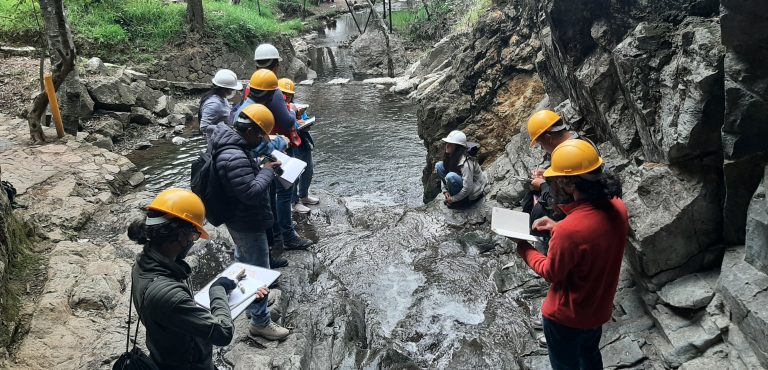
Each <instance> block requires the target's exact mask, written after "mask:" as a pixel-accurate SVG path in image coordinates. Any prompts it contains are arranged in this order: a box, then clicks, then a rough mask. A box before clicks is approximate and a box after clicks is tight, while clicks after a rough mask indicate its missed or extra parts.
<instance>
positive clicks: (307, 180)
mask: <svg viewBox="0 0 768 370" xmlns="http://www.w3.org/2000/svg"><path fill="white" fill-rule="evenodd" d="M277 84H278V86H279V87H280V91H282V92H283V96H285V104H286V105H287V106H288V109H289V110H291V112H294V113H296V118H297V123H296V133H297V135H298V136H299V139H301V140H300V142H299V144H298V145H296V146H294V147H292V148H291V151H292V153H293V157H295V158H298V159H300V160H302V161H304V162H306V163H307V167H305V168H304V172H302V173H301V177H299V181H298V182H297V183H296V184H295V185H294V186H293V199H292V203H293V211H294V212H296V213H309V212H310V211H311V209H310V208H309V207H307V205H315V204H318V203H320V199H318V198H315V197H312V196H310V195H309V185H310V184H311V183H312V176H313V175H314V173H315V171H314V163H312V150H314V148H315V141H314V139H313V138H312V135H311V134H310V132H309V128H308V127H305V128H303V129H302V128H301V127H302V126H303V125H304V122H305V121H307V120H308V119H309V115H307V112H306V109H299V108H298V107H297V105H296V104H295V103H294V100H293V99H294V94H296V84H295V83H293V81H291V80H290V79H288V78H281V79H280V80H278V81H277Z"/></svg>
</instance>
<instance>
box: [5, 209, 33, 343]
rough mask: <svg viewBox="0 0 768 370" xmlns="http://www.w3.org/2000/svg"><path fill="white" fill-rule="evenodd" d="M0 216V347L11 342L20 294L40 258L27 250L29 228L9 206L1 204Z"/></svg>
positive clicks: (19, 303)
mask: <svg viewBox="0 0 768 370" xmlns="http://www.w3.org/2000/svg"><path fill="white" fill-rule="evenodd" d="M1 212H2V215H1V216H0V257H3V262H5V263H7V264H6V265H5V266H4V267H5V270H4V271H3V272H4V274H3V275H0V348H6V347H7V346H8V345H9V344H11V343H12V342H13V341H14V337H13V336H14V335H16V334H17V333H16V331H15V326H14V325H13V324H15V323H16V322H17V319H18V317H19V313H20V309H21V295H22V294H24V292H25V291H26V289H27V283H29V282H30V281H31V280H32V278H33V276H34V274H35V273H37V272H39V270H40V268H39V267H37V266H39V260H40V257H39V256H37V255H36V254H33V253H32V252H31V251H30V250H29V245H30V242H29V239H28V235H29V228H28V226H27V225H26V224H24V223H23V222H22V221H20V220H19V219H17V218H16V216H14V215H13V213H12V212H11V210H10V207H8V208H6V207H2V209H1Z"/></svg>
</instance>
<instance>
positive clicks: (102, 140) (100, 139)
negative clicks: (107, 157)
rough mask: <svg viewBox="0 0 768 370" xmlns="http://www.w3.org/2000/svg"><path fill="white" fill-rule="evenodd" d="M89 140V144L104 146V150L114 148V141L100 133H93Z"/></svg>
mask: <svg viewBox="0 0 768 370" xmlns="http://www.w3.org/2000/svg"><path fill="white" fill-rule="evenodd" d="M89 139H90V141H91V144H93V145H94V146H96V147H98V148H104V149H106V150H109V151H110V152H111V151H112V150H113V149H114V143H112V138H110V137H106V136H102V135H100V134H94V135H92V137H90V138H89Z"/></svg>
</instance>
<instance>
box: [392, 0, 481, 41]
mask: <svg viewBox="0 0 768 370" xmlns="http://www.w3.org/2000/svg"><path fill="white" fill-rule="evenodd" d="M480 1H486V0H480ZM488 1H490V0H488ZM451 12H452V10H451V8H450V6H448V5H447V4H445V3H441V2H432V3H430V5H429V16H427V11H426V10H425V9H424V8H423V7H420V8H419V9H418V10H398V11H394V12H392V26H393V27H394V28H395V29H396V30H397V31H398V32H400V33H402V34H403V35H404V36H405V37H406V38H408V39H409V40H411V41H412V42H415V43H431V42H434V41H436V40H439V39H441V38H442V37H443V36H445V35H446V34H447V33H448V32H449V31H450V24H451V22H450V18H451Z"/></svg>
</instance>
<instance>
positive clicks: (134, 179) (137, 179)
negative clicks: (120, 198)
mask: <svg viewBox="0 0 768 370" xmlns="http://www.w3.org/2000/svg"><path fill="white" fill-rule="evenodd" d="M150 145H151V144H150ZM142 182H144V174H143V173H141V172H138V171H137V172H135V173H134V174H133V175H131V177H129V178H128V183H129V184H131V186H133V187H136V186H139V184H141V183H142Z"/></svg>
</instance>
